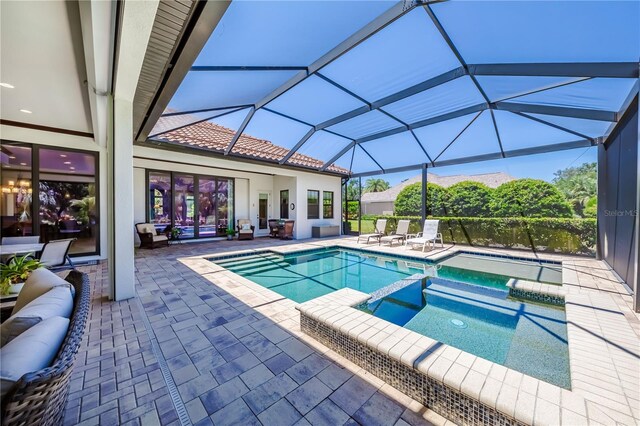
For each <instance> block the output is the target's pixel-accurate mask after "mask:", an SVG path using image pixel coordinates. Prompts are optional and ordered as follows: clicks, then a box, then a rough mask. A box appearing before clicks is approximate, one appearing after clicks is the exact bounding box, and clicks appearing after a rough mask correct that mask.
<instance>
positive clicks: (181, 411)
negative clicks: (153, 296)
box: [136, 296, 192, 426]
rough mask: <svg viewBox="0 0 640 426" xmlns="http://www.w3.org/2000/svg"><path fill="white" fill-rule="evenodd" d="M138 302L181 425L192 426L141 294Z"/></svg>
mask: <svg viewBox="0 0 640 426" xmlns="http://www.w3.org/2000/svg"><path fill="white" fill-rule="evenodd" d="M136 302H137V303H138V308H140V312H141V316H142V322H144V326H145V328H146V329H147V334H148V335H149V339H150V340H151V349H152V350H153V354H154V355H155V356H156V359H157V360H158V365H159V366H160V371H161V372H162V377H163V378H164V382H165V384H166V385H167V389H168V390H169V396H170V397H171V402H173V406H174V408H175V409H176V413H177V414H178V419H179V420H180V425H181V426H192V423H191V418H189V414H188V413H187V409H186V407H185V406H184V401H182V397H181V396H180V393H179V392H178V387H177V386H176V382H174V381H173V377H172V376H171V372H170V370H169V365H168V364H167V360H166V359H164V355H162V351H161V350H160V346H159V345H158V341H157V340H156V336H155V334H154V332H153V329H152V328H151V322H150V321H149V318H148V317H147V312H146V311H145V310H144V306H142V302H141V301H140V297H139V296H136Z"/></svg>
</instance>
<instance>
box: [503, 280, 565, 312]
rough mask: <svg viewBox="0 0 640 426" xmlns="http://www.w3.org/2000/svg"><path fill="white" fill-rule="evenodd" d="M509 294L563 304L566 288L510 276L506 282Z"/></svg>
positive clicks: (542, 301)
mask: <svg viewBox="0 0 640 426" xmlns="http://www.w3.org/2000/svg"><path fill="white" fill-rule="evenodd" d="M507 288H508V289H509V296H511V297H515V298H518V299H526V300H531V301H534V302H541V303H549V304H552V305H557V306H564V301H565V295H566V293H567V292H566V290H565V289H564V288H563V287H562V286H558V285H555V284H544V283H539V282H536V281H527V280H521V279H517V278H512V279H510V280H509V281H508V282H507Z"/></svg>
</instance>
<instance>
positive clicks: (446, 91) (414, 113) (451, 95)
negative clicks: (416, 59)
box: [382, 76, 484, 123]
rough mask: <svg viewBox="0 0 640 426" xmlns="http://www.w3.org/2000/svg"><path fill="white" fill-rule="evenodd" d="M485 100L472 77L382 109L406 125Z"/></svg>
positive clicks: (463, 78) (459, 79)
mask: <svg viewBox="0 0 640 426" xmlns="http://www.w3.org/2000/svg"><path fill="white" fill-rule="evenodd" d="M483 102H484V98H483V97H482V95H481V94H480V92H479V91H478V89H477V88H476V86H475V85H474V84H473V81H472V80H471V78H470V77H468V76H465V77H460V78H457V79H455V80H453V81H450V82H448V83H445V84H442V85H440V86H436V87H434V88H432V89H429V90H425V91H424V92H420V93H418V94H415V95H413V96H410V97H408V98H405V99H402V100H400V101H398V102H394V103H392V104H389V105H387V106H385V107H384V108H382V109H383V110H385V111H387V112H389V113H391V114H392V115H394V116H395V117H398V118H399V119H400V120H402V121H404V122H405V123H415V122H417V121H420V120H424V119H427V118H431V117H436V116H438V115H442V114H446V113H449V112H452V111H457V110H459V109H462V108H466V107H469V106H473V105H477V104H481V103H483Z"/></svg>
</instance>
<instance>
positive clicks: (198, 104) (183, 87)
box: [169, 71, 297, 111]
mask: <svg viewBox="0 0 640 426" xmlns="http://www.w3.org/2000/svg"><path fill="white" fill-rule="evenodd" d="M296 73H297V71H189V73H187V76H186V77H185V78H184V80H183V81H182V83H181V84H180V87H179V88H178V91H177V92H176V94H175V95H174V96H173V98H172V99H171V101H170V102H169V108H171V109H173V110H175V111H194V110H199V109H207V108H218V107H233V106H238V105H253V104H254V103H256V102H258V101H259V100H261V99H262V98H264V97H265V96H267V95H268V94H269V93H271V92H272V91H273V90H275V89H276V88H278V87H280V86H281V85H282V84H284V83H285V82H286V81H287V80H289V79H290V78H291V77H293V76H294V75H295V74H296Z"/></svg>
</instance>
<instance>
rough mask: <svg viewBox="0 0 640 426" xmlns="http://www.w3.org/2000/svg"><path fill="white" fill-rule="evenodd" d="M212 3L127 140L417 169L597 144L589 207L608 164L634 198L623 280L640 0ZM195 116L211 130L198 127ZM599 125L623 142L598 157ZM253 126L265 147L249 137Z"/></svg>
mask: <svg viewBox="0 0 640 426" xmlns="http://www.w3.org/2000/svg"><path fill="white" fill-rule="evenodd" d="M224 7H226V10H225V11H224V13H223V15H222V18H221V19H220V21H219V22H218V23H217V24H216V25H215V28H214V29H213V32H212V33H211V36H210V37H209V38H208V40H207V41H206V43H203V45H202V46H201V49H199V50H198V52H191V53H192V55H193V56H194V57H195V58H196V59H195V62H194V63H193V65H192V66H191V67H190V68H189V69H188V70H185V76H184V79H183V80H182V82H181V84H180V85H179V87H177V89H176V90H175V91H174V92H172V93H174V94H173V96H172V97H171V99H170V101H168V102H167V103H165V104H168V107H167V108H166V109H164V112H163V113H162V114H161V115H160V116H159V118H158V119H157V120H148V121H147V122H146V123H145V124H144V125H143V126H142V131H141V133H140V134H138V137H137V139H138V141H141V138H142V139H145V138H146V139H145V141H144V143H153V144H158V145H163V146H180V147H182V148H184V147H188V148H196V149H200V150H206V151H207V155H211V154H213V155H220V156H226V157H228V158H243V159H250V160H251V161H253V160H258V161H266V162H270V163H275V164H279V165H282V166H285V167H299V168H303V169H306V170H309V169H311V170H316V171H317V172H322V173H330V174H337V175H341V176H343V177H344V178H354V177H364V176H374V175H380V174H385V173H395V172H401V171H407V170H414V169H415V170H420V169H422V170H423V176H426V172H424V170H425V169H430V168H434V167H435V168H437V167H440V166H447V165H455V164H463V163H470V162H476V161H484V160H491V159H500V158H508V157H514V156H523V155H530V154H537V153H545V152H553V151H559V150H567V149H573V148H579V147H589V146H599V147H600V148H599V149H600V150H601V151H602V152H601V154H600V173H601V177H600V193H601V194H602V195H601V198H600V203H599V207H600V209H601V212H600V215H601V216H602V215H604V214H605V213H604V212H605V210H607V209H608V207H607V203H613V204H616V203H618V204H619V202H620V199H618V198H616V197H612V195H611V191H612V190H613V189H611V188H614V187H613V186H611V188H609V189H607V190H606V191H605V188H604V187H603V185H604V183H603V182H605V181H607V182H610V180H611V179H613V174H615V176H616V177H615V179H616V182H618V181H619V182H621V183H620V185H621V186H618V187H615V188H618V189H617V190H618V191H621V189H620V188H623V189H622V190H623V191H624V194H623V195H624V197H625V206H631V207H633V206H635V207H633V209H632V210H635V214H633V211H632V212H631V214H629V215H628V217H626V219H629V218H630V219H629V220H626V221H623V220H620V224H621V225H620V226H624V233H625V235H628V236H630V237H629V241H627V240H625V243H624V246H625V247H626V248H624V249H622V248H618V249H616V250H620V253H624V256H623V255H622V254H621V257H620V258H621V259H622V257H624V258H625V259H626V260H619V261H618V262H617V263H618V264H617V266H615V268H616V271H618V273H619V274H620V275H622V276H624V277H625V278H626V279H627V282H628V284H629V285H630V286H636V285H637V284H636V281H637V270H638V269H637V263H638V249H637V240H638V238H637V234H638V230H637V228H638V225H637V223H638V219H637V203H638V201H637V199H638V197H637V188H638V183H637V180H638V177H637V176H638V172H637V169H638V166H637V164H638V160H637V141H638V135H637V130H636V131H635V133H634V132H633V130H632V129H634V128H635V129H637V121H638V120H637V113H636V114H635V115H634V112H633V111H634V110H637V96H638V69H639V57H640V34H639V32H640V31H639V28H640V3H638V2H635V1H613V2H592V1H586V2H580V1H566V2H563V1H554V2H542V1H513V2H500V1H496V2H492V1H416V0H407V1H401V2H388V1H293V2H290V1H283V2H279V1H273V2H272V1H265V2H258V1H234V2H231V3H230V4H229V5H228V6H226V5H225V6H224ZM203 13H204V12H203ZM625 113H626V115H625ZM623 117H626V120H624V123H621V120H622V119H623ZM629 117H631V118H629ZM203 124H206V125H207V126H208V128H209V129H215V130H216V131H215V132H211V133H207V132H205V131H203V127H202V125H203ZM634 126H635V127H634ZM621 133H624V134H625V136H624V137H619V135H620V134H621ZM616 135H618V136H616ZM625 137H626V138H627V139H625ZM614 139H615V140H622V139H624V140H626V141H630V142H626V145H625V146H626V148H625V149H626V151H625V150H621V149H617V148H616V149H615V152H616V155H617V157H616V158H617V160H616V161H622V159H624V161H625V164H628V166H627V167H625V168H622V167H620V168H616V167H615V166H614V165H613V164H612V161H613V160H612V159H607V155H608V152H609V150H610V147H611V146H612V145H613V144H615V141H614ZM255 140H262V141H268V142H269V143H270V144H271V145H270V148H261V149H251V143H252V141H255ZM612 152H613V151H612ZM621 152H622V154H621ZM604 164H608V166H607V167H606V168H604V167H603V165H604ZM634 165H635V167H634ZM622 170H624V173H625V175H620V174H619V172H620V173H622ZM605 172H606V174H607V176H606V177H605V176H604V175H603V173H605ZM627 174H628V175H627ZM622 182H624V183H622ZM423 183H424V182H423ZM423 186H424V185H423ZM605 194H606V195H605ZM423 197H424V195H423ZM423 215H424V213H423ZM609 222H610V220H609V221H607V223H609ZM623 222H624V224H623ZM601 223H604V220H602V221H601ZM607 226H608V227H609V228H607V229H609V231H607V230H606V229H604V228H602V226H601V227H600V228H599V229H600V235H599V240H600V241H605V240H607V235H605V234H607V232H609V233H610V234H609V237H608V240H607V244H608V245H611V240H612V238H613V234H611V232H620V230H621V228H618V230H617V231H616V230H615V229H616V226H615V225H611V224H610V223H609V225H607ZM615 246H616V245H615V244H613V246H612V247H615ZM600 249H601V250H600V252H602V247H600ZM605 258H607V256H606V255H605ZM612 263H613V262H612ZM623 264H624V265H623ZM629 268H631V269H629ZM623 269H624V273H622V272H621V271H622V270H623ZM629 271H632V272H629Z"/></svg>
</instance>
